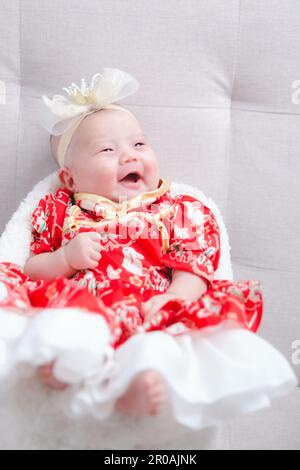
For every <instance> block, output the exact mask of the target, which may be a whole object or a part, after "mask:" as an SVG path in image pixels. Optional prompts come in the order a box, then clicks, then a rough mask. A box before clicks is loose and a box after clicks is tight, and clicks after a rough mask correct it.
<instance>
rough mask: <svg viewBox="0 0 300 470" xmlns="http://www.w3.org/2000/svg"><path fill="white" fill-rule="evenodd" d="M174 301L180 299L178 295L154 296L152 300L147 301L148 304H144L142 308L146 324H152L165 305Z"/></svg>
mask: <svg viewBox="0 0 300 470" xmlns="http://www.w3.org/2000/svg"><path fill="white" fill-rule="evenodd" d="M172 299H178V295H175V294H167V293H165V294H159V295H155V296H153V297H152V298H151V299H149V300H147V302H144V303H143V304H142V307H141V310H142V314H143V315H144V323H147V322H150V321H151V319H152V318H153V317H154V316H155V315H156V314H157V313H158V312H159V310H160V309H161V308H162V307H163V305H165V304H166V303H167V302H168V301H169V300H172Z"/></svg>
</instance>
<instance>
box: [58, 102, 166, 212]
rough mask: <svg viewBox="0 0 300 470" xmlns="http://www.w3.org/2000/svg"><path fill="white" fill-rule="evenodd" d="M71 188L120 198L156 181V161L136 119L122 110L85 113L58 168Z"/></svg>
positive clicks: (150, 187) (151, 186)
mask: <svg viewBox="0 0 300 470" xmlns="http://www.w3.org/2000/svg"><path fill="white" fill-rule="evenodd" d="M58 174H59V178H60V180H61V181H62V183H63V184H64V185H65V186H66V187H67V188H68V189H70V190H71V191H73V192H87V193H93V194H99V195H100V196H104V197H106V198H108V199H111V200H112V201H114V202H118V203H119V202H123V201H124V200H128V199H131V198H133V197H135V196H137V195H139V194H141V193H143V192H146V191H153V190H155V189H156V188H157V187H158V184H159V179H160V175H159V165H158V160H157V158H156V155H155V153H154V151H153V150H152V149H151V147H150V145H149V142H148V139H147V138H146V136H145V135H144V134H143V131H142V129H141V127H140V125H139V123H138V121H137V119H136V118H135V117H134V116H133V115H132V114H131V113H128V112H125V111H122V110H109V109H104V110H101V111H99V112H95V113H93V114H90V115H88V116H87V117H86V118H85V119H84V120H83V121H82V122H81V124H80V125H79V127H78V128H77V130H76V132H75V134H74V135H73V137H72V140H71V143H70V145H69V148H68V152H67V155H66V157H65V167H64V168H61V169H60V170H59V173H58Z"/></svg>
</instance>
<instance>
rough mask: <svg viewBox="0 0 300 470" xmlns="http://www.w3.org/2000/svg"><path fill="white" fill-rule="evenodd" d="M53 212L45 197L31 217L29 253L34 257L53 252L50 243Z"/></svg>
mask: <svg viewBox="0 0 300 470" xmlns="http://www.w3.org/2000/svg"><path fill="white" fill-rule="evenodd" d="M53 210H54V209H53V201H52V204H51V201H50V200H49V196H47V195H46V196H45V197H43V198H42V199H40V201H39V203H38V205H37V207H36V208H35V209H34V211H33V213H32V215H31V242H30V251H32V252H33V253H35V254H36V255H39V254H40V253H47V252H52V251H55V248H54V245H53V241H52V229H53Z"/></svg>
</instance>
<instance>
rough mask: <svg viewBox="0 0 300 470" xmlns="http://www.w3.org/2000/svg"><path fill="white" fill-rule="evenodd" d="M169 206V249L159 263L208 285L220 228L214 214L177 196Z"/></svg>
mask: <svg viewBox="0 0 300 470" xmlns="http://www.w3.org/2000/svg"><path fill="white" fill-rule="evenodd" d="M173 207H174V210H173V217H172V218H171V220H170V225H169V233H170V241H169V248H168V249H167V250H166V253H165V254H164V255H163V257H162V263H163V264H164V265H165V266H167V267H169V268H172V269H178V270H181V271H188V272H191V273H193V274H196V275H198V276H200V277H203V278H205V279H206V280H207V281H209V282H211V281H212V280H213V277H214V272H215V270H216V269H217V267H218V263H219V259H220V229H219V226H218V224H217V221H216V219H215V216H214V214H213V213H212V211H211V210H210V209H209V208H208V207H206V206H205V205H204V204H203V203H202V202H201V201H199V200H197V199H195V198H193V197H191V196H188V195H180V196H178V197H177V198H176V201H175V203H174V206H173Z"/></svg>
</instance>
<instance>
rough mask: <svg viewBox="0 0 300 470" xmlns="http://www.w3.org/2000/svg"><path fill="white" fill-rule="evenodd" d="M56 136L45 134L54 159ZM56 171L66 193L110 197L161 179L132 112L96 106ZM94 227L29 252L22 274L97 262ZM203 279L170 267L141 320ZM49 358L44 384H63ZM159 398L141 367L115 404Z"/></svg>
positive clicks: (131, 194) (150, 374) (156, 380)
mask: <svg viewBox="0 0 300 470" xmlns="http://www.w3.org/2000/svg"><path fill="white" fill-rule="evenodd" d="M59 141H60V137H58V136H51V150H52V154H53V157H54V158H55V160H56V161H57V149H58V144H59ZM64 162H65V165H64V166H63V167H62V168H60V169H59V171H58V176H59V179H60V181H61V183H62V186H63V187H64V188H67V189H68V190H69V191H71V192H72V193H91V194H98V195H99V196H102V197H105V198H107V199H109V200H111V201H113V202H115V203H120V202H123V201H126V200H131V199H133V198H136V197H137V196H139V195H141V194H144V193H146V192H147V193H148V192H152V191H155V190H156V189H157V188H159V183H160V181H161V178H160V171H159V163H158V159H157V156H156V154H155V152H154V150H153V149H152V147H151V145H150V142H149V140H148V138H147V136H146V135H145V134H144V132H143V129H142V128H141V126H140V124H139V122H138V120H137V119H136V117H135V116H134V115H133V114H132V113H129V112H124V111H122V110H116V109H102V110H100V111H97V112H95V113H93V114H90V115H88V116H86V117H85V119H84V120H83V121H82V122H81V123H80V125H79V127H78V128H77V130H76V131H75V133H74V134H73V136H72V139H71V142H70V145H69V146H68V149H67V152H66V155H65V160H64ZM99 239H100V236H99V233H97V231H87V232H82V233H79V234H77V235H76V236H75V237H74V238H72V239H71V240H70V241H69V243H67V244H65V245H64V246H62V247H61V248H59V249H57V250H56V251H54V252H49V253H41V254H38V255H35V254H34V253H31V255H30V258H29V259H28V261H27V263H26V265H25V269H24V271H25V274H26V275H28V276H29V277H30V278H31V279H32V280H50V279H54V278H56V277H59V276H64V277H67V278H71V277H73V276H74V275H75V273H76V272H77V271H79V270H87V269H89V270H93V269H95V268H97V266H98V263H99V261H100V259H101V254H100V251H99ZM207 284H208V281H207V280H206V279H205V278H204V277H201V276H199V275H196V274H193V273H191V272H187V271H183V270H180V269H173V271H172V280H171V283H170V285H169V287H168V288H167V290H166V291H165V292H164V293H162V294H160V295H154V296H153V297H152V298H151V299H149V300H148V301H146V302H143V304H142V313H143V315H144V322H146V321H149V320H150V319H151V318H152V317H153V316H154V315H155V314H156V313H157V312H158V311H159V310H160V308H161V307H162V306H163V305H164V304H166V302H167V301H169V300H171V299H176V298H181V299H184V300H187V301H196V300H198V299H200V297H201V296H202V295H203V294H204V293H205V292H206V290H207ZM52 368H53V364H48V365H46V366H43V367H40V368H39V376H40V378H41V379H42V380H43V381H44V382H45V383H46V384H48V385H50V386H52V387H54V388H57V389H64V388H65V387H66V386H65V385H64V384H62V383H60V382H58V381H57V380H56V379H55V378H54V376H53V374H52ZM164 400H165V386H164V381H163V378H162V377H161V375H160V374H159V373H158V372H157V371H154V370H153V371H151V370H150V371H145V372H143V373H141V374H139V375H138V376H137V377H136V378H135V379H134V380H133V381H132V383H131V385H130V387H129V388H128V390H127V392H126V393H125V394H124V395H123V396H122V397H120V399H119V400H118V401H117V402H116V408H117V409H118V410H123V412H127V413H132V414H156V413H157V412H158V411H159V408H160V406H161V405H162V403H163V402H164Z"/></svg>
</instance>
